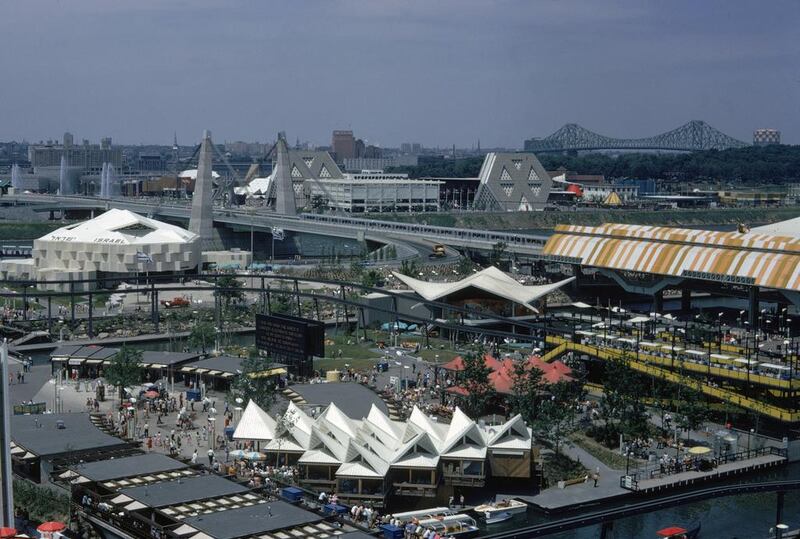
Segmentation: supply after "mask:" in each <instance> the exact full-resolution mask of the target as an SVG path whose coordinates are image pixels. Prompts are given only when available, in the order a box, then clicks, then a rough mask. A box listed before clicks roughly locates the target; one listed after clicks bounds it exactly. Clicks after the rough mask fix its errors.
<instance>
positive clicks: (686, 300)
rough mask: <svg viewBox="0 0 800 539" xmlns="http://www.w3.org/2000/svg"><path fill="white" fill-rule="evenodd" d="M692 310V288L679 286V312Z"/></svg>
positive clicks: (685, 312) (684, 312)
mask: <svg viewBox="0 0 800 539" xmlns="http://www.w3.org/2000/svg"><path fill="white" fill-rule="evenodd" d="M690 312H692V290H691V289H690V288H688V287H683V288H681V313H683V314H687V313H690Z"/></svg>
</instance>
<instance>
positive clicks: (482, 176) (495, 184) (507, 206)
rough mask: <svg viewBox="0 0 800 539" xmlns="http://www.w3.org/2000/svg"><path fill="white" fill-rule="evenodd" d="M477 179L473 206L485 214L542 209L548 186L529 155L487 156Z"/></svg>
mask: <svg viewBox="0 0 800 539" xmlns="http://www.w3.org/2000/svg"><path fill="white" fill-rule="evenodd" d="M478 180H479V187H478V191H477V193H475V200H474V207H475V209H478V210H486V211H533V210H543V209H544V207H545V205H546V204H547V199H548V197H549V195H550V189H551V187H552V180H551V179H550V175H549V174H547V171H546V170H545V169H544V168H543V167H542V164H541V163H540V162H539V160H538V159H537V158H536V156H535V155H534V154H532V153H488V154H486V158H485V159H484V161H483V165H482V166H481V171H480V173H479V174H478Z"/></svg>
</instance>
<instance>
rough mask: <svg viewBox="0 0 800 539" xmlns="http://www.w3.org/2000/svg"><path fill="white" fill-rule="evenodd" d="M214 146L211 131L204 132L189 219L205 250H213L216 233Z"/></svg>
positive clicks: (190, 227)
mask: <svg viewBox="0 0 800 539" xmlns="http://www.w3.org/2000/svg"><path fill="white" fill-rule="evenodd" d="M213 151H214V145H213V143H212V142H211V131H208V130H206V131H204V132H203V142H202V143H201V144H200V156H199V157H198V159H197V178H196V179H195V182H194V195H193V196H192V215H191V218H190V219H189V230H191V231H192V232H194V233H195V234H197V235H199V236H200V244H201V248H202V249H203V250H208V249H210V248H211V246H212V243H213V239H214V238H213V233H214V204H213V201H212V198H213V194H214V184H213V179H212V176H211V153H212V152H213Z"/></svg>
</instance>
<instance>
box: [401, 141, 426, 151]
mask: <svg viewBox="0 0 800 539" xmlns="http://www.w3.org/2000/svg"><path fill="white" fill-rule="evenodd" d="M400 152H402V153H410V154H420V153H422V144H420V143H419V142H403V143H402V144H400Z"/></svg>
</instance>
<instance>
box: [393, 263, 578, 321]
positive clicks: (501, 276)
mask: <svg viewBox="0 0 800 539" xmlns="http://www.w3.org/2000/svg"><path fill="white" fill-rule="evenodd" d="M393 274H394V276H395V277H397V278H398V279H400V280H401V281H402V282H403V283H405V284H406V286H408V287H409V288H411V289H412V290H414V292H416V293H417V294H419V295H420V296H422V297H423V298H425V299H426V300H428V301H436V300H438V299H440V298H443V297H446V296H449V295H450V294H453V293H455V292H458V291H460V290H464V289H466V288H470V287H472V288H477V289H479V290H483V291H484V292H488V293H490V294H494V295H496V296H499V297H501V298H504V299H507V300H509V301H513V302H515V303H519V304H521V305H524V306H526V307H528V308H529V309H532V310H534V311H536V309H535V308H534V307H533V306H532V305H531V302H533V301H535V300H537V299H539V298H540V297H542V296H546V295H547V294H549V293H551V292H553V291H555V290H558V289H559V288H561V287H562V286H564V285H565V284H567V283H569V282H571V281H573V280H574V279H575V277H569V278H568V279H564V280H563V281H558V282H557V283H551V284H545V285H532V286H527V285H523V284H521V283H519V282H518V281H516V280H515V279H514V278H513V277H511V276H509V275H507V274H506V273H505V272H503V271H501V270H499V269H497V268H496V267H494V266H489V267H488V268H485V269H482V270H481V271H478V272H476V273H473V274H472V275H470V276H468V277H465V278H464V279H461V280H460V281H455V282H452V283H444V282H430V281H421V280H419V279H415V278H413V277H409V276H407V275H403V274H402V273H397V272H393Z"/></svg>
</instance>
